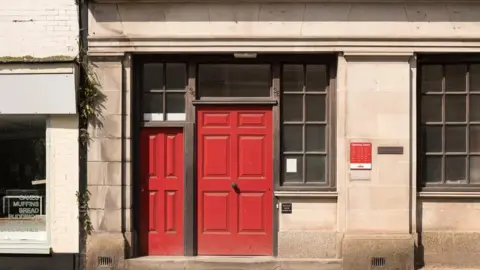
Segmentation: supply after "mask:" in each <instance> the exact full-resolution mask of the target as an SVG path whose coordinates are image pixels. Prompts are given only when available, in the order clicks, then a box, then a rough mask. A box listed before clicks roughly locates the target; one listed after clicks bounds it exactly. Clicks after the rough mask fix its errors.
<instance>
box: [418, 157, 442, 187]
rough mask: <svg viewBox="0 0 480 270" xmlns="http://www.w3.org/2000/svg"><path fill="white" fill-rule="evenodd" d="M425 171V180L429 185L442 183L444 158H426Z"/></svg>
mask: <svg viewBox="0 0 480 270" xmlns="http://www.w3.org/2000/svg"><path fill="white" fill-rule="evenodd" d="M424 158H425V161H424V162H425V167H424V170H423V174H424V180H425V182H428V183H434V182H441V181H442V158H441V157H438V156H426V157H424Z"/></svg>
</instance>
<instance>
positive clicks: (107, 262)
mask: <svg viewBox="0 0 480 270" xmlns="http://www.w3.org/2000/svg"><path fill="white" fill-rule="evenodd" d="M97 265H98V267H101V268H104V267H105V268H107V267H113V258H112V257H103V256H99V257H97Z"/></svg>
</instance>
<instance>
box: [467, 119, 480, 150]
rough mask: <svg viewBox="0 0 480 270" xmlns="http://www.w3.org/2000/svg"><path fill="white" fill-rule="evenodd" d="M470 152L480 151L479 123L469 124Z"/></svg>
mask: <svg viewBox="0 0 480 270" xmlns="http://www.w3.org/2000/svg"><path fill="white" fill-rule="evenodd" d="M469 136H470V146H469V148H470V152H476V153H479V152H480V125H471V126H470V134H469Z"/></svg>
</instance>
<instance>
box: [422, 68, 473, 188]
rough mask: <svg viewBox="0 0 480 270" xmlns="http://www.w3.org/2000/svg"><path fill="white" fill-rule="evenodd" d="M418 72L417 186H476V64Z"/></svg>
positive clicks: (424, 69)
mask: <svg viewBox="0 0 480 270" xmlns="http://www.w3.org/2000/svg"><path fill="white" fill-rule="evenodd" d="M419 68H420V76H419V82H420V84H419V87H420V89H419V90H420V98H419V103H418V104H419V105H420V110H419V114H420V121H419V123H420V128H419V132H420V133H421V134H420V136H419V137H420V141H419V146H420V151H419V152H420V155H421V157H420V159H419V160H420V162H421V164H420V168H421V174H422V175H421V180H422V185H423V186H438V185H441V186H475V185H480V64H467V63H463V64H424V65H421V66H419Z"/></svg>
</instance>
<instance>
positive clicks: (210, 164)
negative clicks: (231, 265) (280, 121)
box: [142, 106, 273, 255]
mask: <svg viewBox="0 0 480 270" xmlns="http://www.w3.org/2000/svg"><path fill="white" fill-rule="evenodd" d="M168 134H169V135H168ZM169 136H170V137H169ZM154 137H157V138H158V140H157V141H158V143H150V144H149V145H148V146H147V145H146V144H144V145H145V146H144V147H143V149H144V150H143V151H144V152H143V154H142V157H144V160H148V162H149V166H148V168H149V169H148V173H144V177H142V178H143V179H145V180H146V181H144V182H145V183H146V184H145V188H146V189H148V192H143V193H145V194H150V195H142V198H145V199H144V203H143V204H142V205H144V206H147V208H148V209H149V211H148V212H145V216H144V217H143V219H144V220H147V219H148V220H149V223H148V224H149V226H146V225H144V226H143V227H144V228H143V230H145V229H148V233H145V234H144V237H143V242H144V244H143V245H142V247H143V249H144V250H145V252H144V253H146V254H150V255H167V254H168V255H181V254H182V252H183V227H182V226H183V144H182V147H180V146H178V144H177V143H176V142H179V141H182V143H183V134H182V133H181V129H180V130H169V129H167V130H165V131H163V130H151V131H144V136H143V138H142V141H143V140H146V139H147V138H154ZM168 138H171V140H172V143H173V144H172V145H174V146H170V148H169V147H168V146H167V144H168ZM272 141H273V138H272V113H271V108H268V107H266V108H264V107H250V106H242V107H224V106H221V107H209V108H207V107H200V108H198V110H197V138H196V148H197V151H196V153H197V158H196V160H197V166H196V170H197V172H196V176H197V177H196V181H197V185H196V188H197V205H196V207H197V241H196V242H197V251H198V254H199V255H271V254H272V240H273V236H272V215H273V204H272V196H273V195H272V188H273V181H272V165H273V149H272V145H273V142H272ZM153 148H155V149H153ZM168 149H175V152H171V151H170V150H168ZM152 152H155V153H156V154H154V155H152V154H149V155H147V154H146V153H152ZM178 156H181V157H182V159H181V160H179V157H178ZM151 159H155V161H153V162H152V161H151ZM169 160H174V163H171V162H172V161H169ZM145 162H147V161H145ZM169 162H170V163H169ZM168 164H170V165H168ZM167 166H170V167H169V168H170V169H168V168H167ZM144 168H145V169H146V168H147V166H144ZM152 171H154V172H152ZM167 172H171V173H167ZM173 175H175V176H173ZM152 194H161V195H160V196H159V197H158V199H157V198H155V196H154V195H152ZM169 196H170V197H169ZM146 198H148V199H146ZM180 198H181V199H180ZM168 200H170V201H168ZM152 205H155V206H156V208H155V209H156V210H155V211H152V210H151V209H152ZM170 205H174V206H170ZM147 217H148V218H147ZM152 220H153V221H155V222H153V223H152ZM144 223H147V222H144ZM152 224H156V225H159V226H158V228H156V229H155V230H152V227H155V226H154V225H152ZM173 224H174V225H173ZM147 227H148V228H147ZM180 227H182V228H180ZM172 228H175V229H172ZM145 243H146V244H145Z"/></svg>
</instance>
